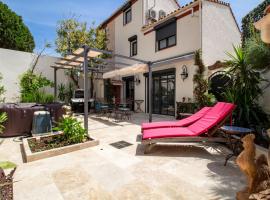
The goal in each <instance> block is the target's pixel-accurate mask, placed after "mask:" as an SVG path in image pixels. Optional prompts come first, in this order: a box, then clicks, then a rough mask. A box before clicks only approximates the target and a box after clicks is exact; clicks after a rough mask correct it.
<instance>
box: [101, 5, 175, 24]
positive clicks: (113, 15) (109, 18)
mask: <svg viewBox="0 0 270 200" xmlns="http://www.w3.org/2000/svg"><path fill="white" fill-rule="evenodd" d="M136 1H137V0H126V1H125V2H124V3H123V4H122V5H121V6H120V7H119V8H118V9H116V11H115V12H114V13H113V14H112V15H111V16H110V17H108V18H107V19H106V20H105V21H103V22H102V23H101V24H100V27H103V26H104V25H105V24H107V23H108V22H109V21H110V20H111V19H112V18H114V17H115V16H117V15H118V14H119V12H120V11H121V10H122V9H123V7H125V6H126V5H127V4H128V3H134V2H136ZM174 1H175V3H176V4H177V6H178V7H179V8H180V4H179V3H178V0H174Z"/></svg>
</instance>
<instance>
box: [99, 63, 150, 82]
mask: <svg viewBox="0 0 270 200" xmlns="http://www.w3.org/2000/svg"><path fill="white" fill-rule="evenodd" d="M145 72H148V65H147V64H134V65H132V66H129V67H124V68H122V69H118V70H114V71H110V72H106V73H104V74H103V78H104V79H108V78H113V77H116V76H128V75H135V74H139V73H145Z"/></svg>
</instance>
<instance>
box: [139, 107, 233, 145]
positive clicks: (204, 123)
mask: <svg viewBox="0 0 270 200" xmlns="http://www.w3.org/2000/svg"><path fill="white" fill-rule="evenodd" d="M234 108H235V105H234V104H231V103H223V102H219V103H217V104H216V105H215V106H214V107H213V108H212V109H211V110H210V111H209V112H207V113H206V114H205V115H204V116H203V117H202V118H201V119H199V120H198V121H197V122H195V123H193V124H192V125H190V126H188V127H185V128H184V127H176V128H158V129H148V130H144V131H143V139H144V140H146V139H155V138H167V137H194V136H199V135H201V134H203V133H207V132H208V130H210V129H211V128H213V127H214V126H215V125H217V124H219V123H220V122H222V120H224V119H225V118H226V117H227V116H228V115H230V114H231V113H232V111H233V110H234Z"/></svg>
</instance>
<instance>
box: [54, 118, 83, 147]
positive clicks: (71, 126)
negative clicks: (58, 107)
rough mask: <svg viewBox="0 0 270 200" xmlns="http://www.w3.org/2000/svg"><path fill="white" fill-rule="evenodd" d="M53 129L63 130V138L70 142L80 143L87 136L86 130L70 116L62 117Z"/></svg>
mask: <svg viewBox="0 0 270 200" xmlns="http://www.w3.org/2000/svg"><path fill="white" fill-rule="evenodd" d="M55 130H59V131H60V130H61V131H63V133H64V137H65V139H66V140H67V141H69V142H70V143H81V142H83V141H84V140H85V139H86V138H87V134H86V130H85V129H84V128H83V127H82V125H81V123H80V122H79V121H78V120H77V119H75V118H72V117H66V118H64V119H63V120H62V121H61V122H60V123H59V124H58V127H57V128H56V129H55Z"/></svg>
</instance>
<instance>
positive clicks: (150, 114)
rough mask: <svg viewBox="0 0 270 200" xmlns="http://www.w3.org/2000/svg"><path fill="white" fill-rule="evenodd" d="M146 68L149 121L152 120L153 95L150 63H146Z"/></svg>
mask: <svg viewBox="0 0 270 200" xmlns="http://www.w3.org/2000/svg"><path fill="white" fill-rule="evenodd" d="M148 68H149V79H148V81H149V82H148V87H149V88H148V91H149V96H148V102H149V103H148V105H149V122H150V123H151V122H152V108H153V107H152V95H153V87H152V84H153V80H152V79H153V78H152V63H151V62H149V63H148Z"/></svg>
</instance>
